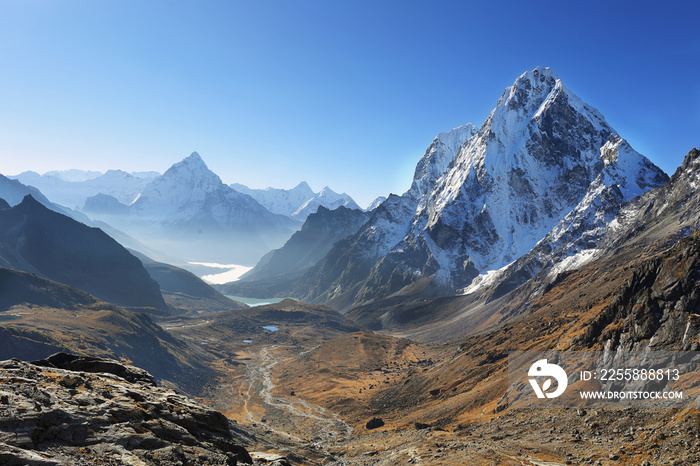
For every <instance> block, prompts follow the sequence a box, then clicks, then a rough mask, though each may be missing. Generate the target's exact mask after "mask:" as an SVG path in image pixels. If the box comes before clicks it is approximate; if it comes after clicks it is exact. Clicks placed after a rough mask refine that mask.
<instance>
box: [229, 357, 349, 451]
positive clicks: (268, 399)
mask: <svg viewBox="0 0 700 466" xmlns="http://www.w3.org/2000/svg"><path fill="white" fill-rule="evenodd" d="M281 347H283V346H282V345H273V346H267V347H264V348H262V349H261V350H260V353H259V354H258V357H256V358H255V359H253V360H250V361H248V362H247V363H246V367H247V377H246V382H245V383H246V384H247V385H248V387H247V390H245V392H244V393H245V395H244V396H243V409H244V410H245V412H246V415H247V417H248V420H249V421H250V422H253V423H258V422H265V425H266V426H267V427H268V428H269V429H270V430H272V431H273V432H275V433H277V434H282V435H285V436H288V437H290V438H295V439H298V440H301V439H300V438H299V434H302V437H305V438H307V439H308V440H310V441H311V443H312V444H313V445H314V446H315V447H316V448H320V449H322V448H323V445H324V444H325V443H327V442H329V441H333V442H334V441H336V440H338V439H341V438H342V439H349V438H350V437H351V436H352V431H353V429H352V427H350V425H349V424H347V423H346V422H345V421H343V420H342V419H340V418H339V417H338V415H336V414H334V413H332V412H330V411H328V410H327V409H325V408H323V407H321V406H318V405H315V404H312V403H309V402H308V401H306V400H303V399H301V398H298V397H292V396H283V395H280V394H277V393H274V388H275V384H274V382H273V381H272V375H271V370H272V368H273V367H275V366H276V365H277V364H279V361H278V360H277V359H276V358H275V356H274V351H275V350H276V349H278V348H281ZM241 388H243V387H241ZM241 392H242V393H243V391H242V390H241ZM258 396H259V401H258V400H255V398H257V397H258ZM256 401H257V402H258V403H259V402H262V405H263V406H262V408H263V409H264V412H265V415H264V417H263V418H260V416H259V415H258V416H256V415H255V414H254V413H253V412H251V409H252V407H253V406H254V405H257V403H256ZM263 419H264V421H263ZM304 433H306V434H307V435H303V434H304ZM309 437H310V438H309Z"/></svg>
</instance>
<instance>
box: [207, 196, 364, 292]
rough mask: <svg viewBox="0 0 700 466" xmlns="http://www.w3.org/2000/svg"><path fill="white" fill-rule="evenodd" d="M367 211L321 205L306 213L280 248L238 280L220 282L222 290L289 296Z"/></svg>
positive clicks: (353, 229) (360, 222)
mask: <svg viewBox="0 0 700 466" xmlns="http://www.w3.org/2000/svg"><path fill="white" fill-rule="evenodd" d="M369 216H370V214H369V213H367V212H363V211H362V210H356V209H348V208H346V207H343V206H340V207H338V208H336V209H334V210H329V209H326V208H325V207H323V206H320V207H319V208H318V211H317V212H316V213H314V214H311V215H309V216H308V217H307V219H306V221H305V222H304V225H302V227H301V230H299V231H297V232H296V233H294V234H293V235H292V237H291V238H290V239H289V240H288V241H287V242H286V243H285V244H284V246H282V247H281V248H280V249H275V250H274V251H271V252H269V253H268V254H266V255H265V256H263V258H262V259H261V260H260V262H258V264H257V265H256V266H255V267H254V268H253V269H252V270H250V271H249V272H247V273H246V274H245V275H243V277H241V279H240V280H238V281H236V282H232V283H228V284H226V285H221V286H219V289H221V290H222V291H223V292H224V293H225V294H229V295H234V296H249V297H253V298H254V297H261V298H265V297H271V296H281V297H285V296H289V295H290V293H291V292H292V290H293V289H294V287H295V285H296V283H297V281H298V280H299V278H300V277H301V276H302V275H303V274H304V273H305V272H306V271H307V270H308V269H309V268H311V267H312V266H313V265H314V264H315V263H316V262H318V261H319V260H321V259H323V257H324V256H325V255H326V254H327V253H328V251H329V250H330V249H331V248H332V247H333V245H334V244H335V243H336V242H338V241H340V240H341V239H344V238H346V237H348V236H350V235H352V234H354V233H355V232H356V231H357V230H359V228H360V227H361V226H362V225H363V224H364V223H365V222H366V221H367V219H368V218H369Z"/></svg>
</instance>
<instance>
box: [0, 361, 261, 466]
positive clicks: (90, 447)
mask: <svg viewBox="0 0 700 466" xmlns="http://www.w3.org/2000/svg"><path fill="white" fill-rule="evenodd" d="M0 377H2V380H3V383H2V386H1V387H0V462H2V464H18V465H19V464H24V465H26V464H29V465H46V466H48V465H56V466H58V465H63V466H68V465H79V464H134V465H173V466H174V465H182V464H190V465H236V464H250V463H252V460H251V458H250V456H249V455H248V453H247V452H246V450H245V449H244V448H243V447H242V446H240V444H239V443H238V442H237V441H235V440H234V437H233V435H232V433H231V430H230V429H229V422H228V420H227V419H226V418H225V417H224V416H223V415H222V414H221V413H219V412H217V411H213V410H211V409H208V408H206V407H204V406H202V405H200V404H199V403H196V402H195V401H193V400H191V399H189V398H187V397H185V396H183V395H180V394H178V393H176V392H174V391H172V390H166V389H163V388H159V387H156V386H155V383H154V382H153V378H152V377H151V376H150V374H148V373H147V372H146V371H143V370H141V369H138V368H135V367H131V366H127V365H124V364H122V363H120V362H118V361H113V360H105V359H98V358H80V357H77V356H72V355H67V354H57V355H54V356H52V357H50V358H48V359H47V360H42V361H37V362H35V363H28V362H23V361H19V360H17V359H12V360H7V361H2V362H0Z"/></svg>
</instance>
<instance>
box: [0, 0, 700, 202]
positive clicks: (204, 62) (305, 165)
mask: <svg viewBox="0 0 700 466" xmlns="http://www.w3.org/2000/svg"><path fill="white" fill-rule="evenodd" d="M698 19H700V2H696V1H671V2H659V1H654V2H647V1H627V2H624V1H614V0H613V1H610V0H607V1H596V0H587V1H580V2H575V1H563V0H556V1H543V0H542V1H540V0H528V1H498V0H494V1H480V2H471V1H464V0H463V1H440V0H437V1H435V0H433V1H427V0H422V1H411V0H408V1H407V0H396V1H394V0H317V1H316V0H314V1H307V0H275V1H272V0H246V1H238V0H221V1H213V0H196V1H195V0H188V1H161V0H148V1H132V0H99V1H95V0H3V1H2V2H0V66H1V68H0V70H1V72H0V173H3V174H6V175H13V174H17V173H19V172H21V171H25V170H34V171H37V172H40V173H43V172H46V171H48V170H54V169H68V168H80V169H86V170H87V169H90V170H100V171H104V170H107V169H110V168H121V169H124V170H126V171H139V170H157V171H160V172H163V171H165V170H166V169H167V168H168V167H169V166H170V165H172V164H173V163H175V162H177V161H179V160H181V159H182V158H184V157H185V156H187V155H189V153H190V152H192V151H195V150H196V151H198V152H199V153H200V155H201V156H202V158H203V159H204V160H205V162H207V164H208V165H209V167H210V168H211V169H212V170H213V171H214V172H216V173H217V174H218V175H219V176H221V178H222V179H223V180H224V182H227V183H233V182H238V183H243V184H246V185H248V186H250V187H254V188H264V187H267V186H274V187H281V188H291V187H293V186H294V185H296V184H297V183H299V182H300V181H302V180H306V181H308V182H309V184H310V185H311V187H312V188H313V189H314V190H316V191H318V190H320V189H321V188H322V187H323V186H325V185H328V186H330V187H331V188H332V189H334V190H335V191H338V192H347V193H348V194H350V195H352V196H353V197H354V198H355V199H356V200H357V201H358V203H360V205H366V204H367V203H369V201H371V200H372V199H373V198H375V197H376V196H379V195H387V194H388V193H389V192H395V193H402V192H403V191H405V190H406V189H407V188H408V186H409V184H410V180H411V175H412V172H413V169H414V167H415V163H416V162H417V161H418V159H419V158H420V157H421V156H422V155H423V153H424V151H425V149H426V148H427V146H428V145H429V144H430V142H431V141H432V139H433V137H434V136H435V135H436V134H437V133H439V132H441V131H446V130H449V129H451V128H453V127H456V126H459V125H461V124H464V123H467V122H473V123H474V124H476V125H477V126H479V125H481V123H482V122H483V121H484V119H485V118H486V116H487V115H488V113H489V112H490V111H491V110H492V109H493V107H494V106H495V105H496V102H497V100H498V98H499V97H500V95H501V93H502V92H503V89H504V88H505V87H506V86H509V85H510V84H512V82H513V81H514V80H515V79H516V78H517V77H518V76H519V75H520V74H522V73H523V72H524V71H526V70H529V69H533V68H534V67H536V66H538V65H542V66H550V67H552V69H553V70H554V72H555V73H557V74H558V75H559V77H560V78H562V80H563V81H564V83H565V84H566V85H567V87H569V89H571V90H572V91H573V92H574V93H576V94H578V95H579V96H580V97H581V98H582V99H584V100H585V101H586V102H588V103H589V104H591V105H593V106H594V107H596V108H598V109H599V110H600V111H601V112H602V113H603V115H605V117H606V118H607V120H608V122H609V123H610V124H611V125H612V126H613V128H615V129H616V130H617V131H618V132H619V133H620V135H622V136H623V137H625V138H627V139H628V141H630V143H631V144H632V146H633V147H634V148H636V149H637V150H638V151H639V152H641V153H643V154H645V155H646V156H648V157H649V158H650V159H651V160H652V161H653V162H655V163H656V164H657V165H659V166H660V167H661V168H663V169H664V170H665V171H667V172H669V173H672V172H673V171H674V170H675V168H676V167H677V166H678V165H679V164H680V162H681V161H682V159H683V156H684V155H685V154H686V153H687V152H688V151H689V150H690V149H691V148H692V147H698V146H700V27H699V26H698Z"/></svg>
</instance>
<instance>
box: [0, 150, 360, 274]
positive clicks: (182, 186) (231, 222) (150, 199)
mask: <svg viewBox="0 0 700 466" xmlns="http://www.w3.org/2000/svg"><path fill="white" fill-rule="evenodd" d="M13 178H14V179H15V180H16V181H15V183H17V182H21V183H23V184H24V185H25V188H22V189H19V188H18V186H19V184H18V185H16V186H13V185H12V184H11V180H9V179H6V180H5V182H4V184H5V185H7V186H6V189H4V190H3V181H2V180H0V195H2V194H6V195H7V196H8V198H9V200H10V204H14V203H17V202H19V200H20V199H21V198H22V197H23V196H24V195H26V194H30V193H31V194H33V196H34V197H35V198H36V199H37V200H39V201H40V202H42V203H44V204H45V205H47V206H50V208H52V209H53V210H56V211H60V212H64V213H68V214H69V215H71V216H73V217H74V218H76V219H78V220H79V221H83V222H85V223H94V221H98V222H104V223H102V224H99V226H101V227H105V229H107V230H109V228H110V227H116V228H118V229H119V231H120V233H117V232H116V231H111V232H110V233H111V234H121V235H123V234H122V233H121V232H122V231H123V232H126V233H128V235H129V236H131V237H133V238H136V239H137V240H138V241H140V242H141V243H143V244H144V245H145V246H146V247H147V248H149V251H144V250H145V249H146V247H143V246H141V247H140V246H139V245H138V244H137V243H136V240H133V241H132V240H130V241H127V243H128V244H127V245H128V246H129V247H132V248H135V249H141V250H142V251H144V252H147V253H149V254H152V253H153V252H152V251H156V253H155V254H156V255H159V256H165V255H168V256H170V257H171V258H174V259H175V260H179V261H180V262H182V263H185V262H187V261H192V260H194V261H208V262H219V263H224V262H226V263H236V264H249V265H253V264H254V263H255V262H257V260H259V259H260V258H261V257H262V256H263V255H264V254H265V253H267V252H268V251H270V250H271V249H274V248H275V247H279V246H281V245H282V244H284V242H285V241H286V240H287V239H289V237H290V236H291V235H292V233H294V231H296V230H297V229H299V227H300V226H301V225H302V224H303V222H304V220H306V218H307V217H308V216H309V215H310V214H312V213H314V212H316V211H317V210H318V208H319V207H320V206H323V207H326V208H330V209H334V208H336V207H339V206H345V207H349V208H354V209H359V206H357V204H356V203H355V202H354V201H353V199H352V198H351V197H350V196H348V195H347V194H337V193H335V192H334V191H332V190H331V189H330V188H328V187H325V188H323V189H322V190H321V191H320V192H318V193H316V192H314V191H313V190H311V188H310V187H309V185H308V184H307V183H306V182H302V183H300V184H299V185H298V186H296V187H295V188H293V189H290V190H284V189H274V188H268V189H265V190H261V189H249V188H247V187H246V186H244V185H241V184H234V185H231V186H226V185H224V184H223V182H222V181H221V179H220V178H219V177H218V176H217V175H216V174H214V173H213V172H212V171H211V170H209V168H208V167H207V166H206V164H205V163H204V161H203V160H202V158H201V157H200V156H199V154H197V153H196V152H194V153H192V154H191V155H190V156H189V157H187V158H185V159H184V160H182V161H181V162H179V163H176V164H174V165H173V166H172V167H171V168H170V169H168V170H167V171H166V172H165V173H164V174H163V175H160V174H158V173H155V172H135V173H126V172H124V171H121V170H110V171H108V172H106V173H104V174H102V173H99V172H87V171H81V170H75V169H72V170H65V171H54V172H48V173H45V174H43V175H39V174H38V173H35V172H24V173H20V174H19V175H16V176H14V177H13ZM36 188H38V189H36ZM17 189H19V191H17V193H14V191H13V190H17ZM42 193H45V194H46V196H47V197H48V198H47V197H44V195H43V194H42ZM49 199H51V200H49ZM61 206H70V207H74V209H75V210H71V209H67V208H63V207H61ZM83 213H84V214H87V215H88V216H89V217H90V218H88V217H84V218H81V217H80V215H82V214H83ZM91 219H92V220H91ZM108 225H109V227H108ZM123 239H124V237H123V236H122V237H121V238H120V240H123ZM158 251H161V252H158ZM162 251H166V253H165V254H163V253H162Z"/></svg>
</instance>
